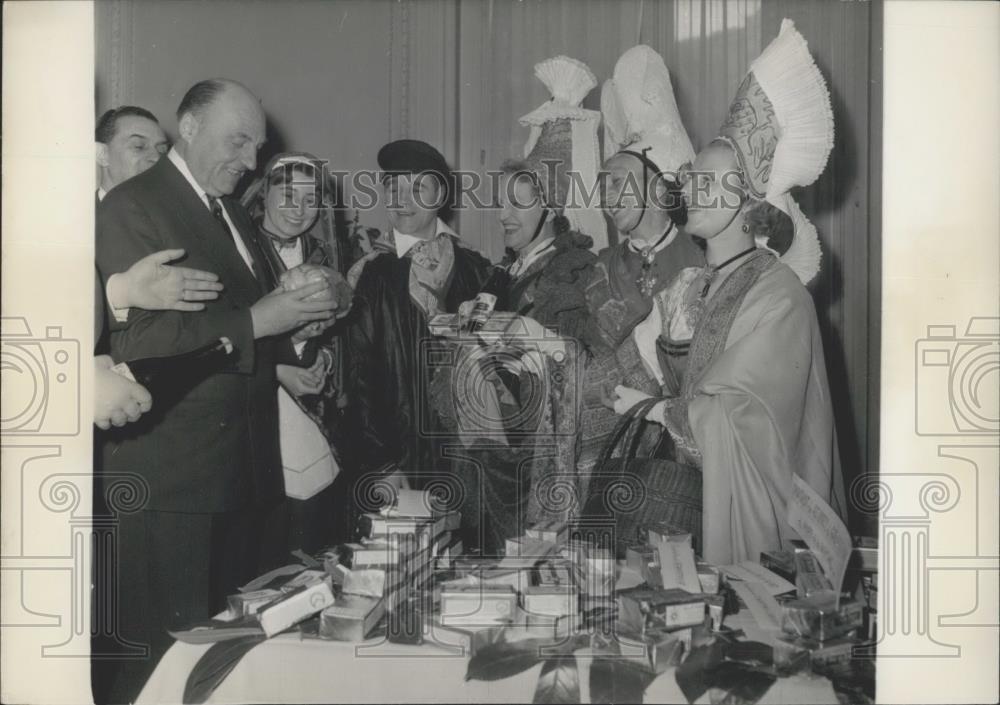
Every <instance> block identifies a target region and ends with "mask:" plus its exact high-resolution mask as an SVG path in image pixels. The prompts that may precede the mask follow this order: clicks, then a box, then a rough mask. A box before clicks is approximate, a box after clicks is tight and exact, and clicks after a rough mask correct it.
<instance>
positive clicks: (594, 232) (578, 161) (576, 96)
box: [518, 56, 608, 249]
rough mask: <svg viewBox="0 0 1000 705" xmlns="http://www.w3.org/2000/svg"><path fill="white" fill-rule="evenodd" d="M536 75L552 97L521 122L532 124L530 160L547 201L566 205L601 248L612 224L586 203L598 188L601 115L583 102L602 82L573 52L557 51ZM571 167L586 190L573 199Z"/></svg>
mask: <svg viewBox="0 0 1000 705" xmlns="http://www.w3.org/2000/svg"><path fill="white" fill-rule="evenodd" d="M535 76H536V77H537V78H538V80H540V81H541V82H542V83H544V84H545V87H546V88H547V89H548V90H549V93H551V95H552V98H551V99H550V100H547V101H546V102H545V103H543V104H542V105H540V106H539V107H538V108H536V109H535V110H533V111H531V112H530V113H528V114H527V115H525V116H523V117H522V118H521V119H520V120H519V121H518V122H520V124H521V125H524V126H526V127H530V128H531V132H530V134H529V136H528V141H527V143H526V144H525V145H524V156H525V161H527V162H528V165H529V166H530V168H531V170H532V171H533V172H535V174H536V175H537V176H538V182H539V185H540V187H541V189H542V192H543V194H544V198H545V202H546V205H547V206H549V207H550V208H560V209H561V208H564V209H565V210H564V211H563V215H565V216H566V219H567V220H568V221H569V223H570V226H571V227H572V228H573V229H575V230H578V231H579V232H581V233H584V234H586V235H589V236H590V237H591V238H593V240H594V242H595V244H596V246H597V248H598V249H600V248H601V247H603V246H604V245H606V244H607V239H608V237H607V226H606V224H605V221H604V216H603V214H602V213H601V211H600V208H599V207H598V206H599V204H596V203H591V204H587V203H584V202H583V198H584V196H585V195H586V194H589V193H593V191H594V184H595V183H596V182H597V170H598V168H599V166H600V165H599V163H598V162H599V147H598V142H597V128H598V126H599V125H600V122H601V114H600V113H599V112H598V111H596V110H586V109H585V108H583V107H581V104H582V103H583V99H584V98H585V97H586V96H587V94H588V93H590V91H591V90H593V89H594V88H595V87H597V78H596V77H595V76H594V74H593V72H591V70H590V69H589V68H587V65H586V64H584V63H582V62H580V61H577V60H576V59H571V58H569V57H568V56H556V57H553V58H551V59H546V60H545V61H542V62H540V63H538V64H535ZM570 172H574V173H576V174H577V175H578V178H579V184H578V185H579V186H582V187H583V190H582V191H579V192H576V193H575V194H574V199H573V201H574V202H572V203H570V202H568V198H569V190H570V176H569V174H570Z"/></svg>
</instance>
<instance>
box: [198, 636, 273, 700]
mask: <svg viewBox="0 0 1000 705" xmlns="http://www.w3.org/2000/svg"><path fill="white" fill-rule="evenodd" d="M266 640H267V637H266V636H264V635H263V634H255V635H253V636H246V637H240V638H238V639H230V640H228V641H220V642H218V643H216V644H213V645H212V647H211V648H209V650H208V651H206V652H205V653H203V654H202V655H201V658H200V659H198V663H196V664H195V665H194V668H193V669H192V670H191V674H190V675H189V676H188V679H187V683H185V684H184V700H183V702H184V703H185V705H188V704H189V703H191V704H194V705H196V704H197V703H203V702H205V701H206V700H208V699H209V698H210V697H211V696H212V693H214V692H215V689H216V688H218V687H219V684H220V683H222V681H224V680H225V679H226V676H228V675H229V673H230V672H231V671H232V670H233V669H234V668H236V664H238V663H239V662H240V659H242V658H243V657H244V656H245V655H246V653H247V652H248V651H250V649H252V648H253V647H255V646H257V644H261V643H263V642H264V641H266Z"/></svg>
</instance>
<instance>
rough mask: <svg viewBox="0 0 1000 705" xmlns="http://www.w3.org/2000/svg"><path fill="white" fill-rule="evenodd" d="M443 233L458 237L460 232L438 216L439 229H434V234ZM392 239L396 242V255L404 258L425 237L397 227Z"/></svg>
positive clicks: (393, 231)
mask: <svg viewBox="0 0 1000 705" xmlns="http://www.w3.org/2000/svg"><path fill="white" fill-rule="evenodd" d="M441 233H445V234H447V235H451V236H452V237H458V233H456V232H455V231H454V230H452V229H451V228H450V227H448V224H447V223H445V222H444V221H443V220H441V219H440V218H438V219H437V230H435V231H434V236H435V237H437V236H438V235H440V234H441ZM392 239H393V242H395V243H396V256H397V257H399V258H400V259H402V258H403V256H404V255H405V254H406V253H407V252H409V251H410V250H411V249H412V248H413V246H414V245H416V244H417V243H418V242H420V241H421V240H423V239H424V238H422V237H416V236H415V235H406V234H405V233H401V232H399V231H398V230H396V229H395V228H393V229H392Z"/></svg>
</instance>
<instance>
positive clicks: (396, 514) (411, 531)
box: [320, 489, 462, 643]
mask: <svg viewBox="0 0 1000 705" xmlns="http://www.w3.org/2000/svg"><path fill="white" fill-rule="evenodd" d="M432 500H433V498H432V497H431V495H430V494H429V493H427V492H423V491H418V490H403V489H401V490H398V491H397V494H396V501H395V504H394V505H393V506H391V507H387V508H385V509H383V510H382V511H381V512H378V513H370V514H366V515H364V517H363V520H362V524H363V527H364V528H363V533H364V534H366V536H364V537H363V538H362V539H361V540H360V542H358V543H350V544H344V545H343V546H339V547H337V548H336V549H330V550H329V551H326V552H324V554H323V555H322V556H321V558H322V559H323V563H324V567H325V569H326V571H327V572H328V573H329V574H330V575H331V577H332V578H333V579H334V581H336V582H340V583H341V584H342V587H341V591H340V595H339V596H338V597H337V600H336V602H335V603H334V604H333V605H332V606H331V607H329V608H327V609H325V610H324V611H323V613H322V615H321V622H320V636H321V637H322V638H328V639H336V640H340V641H361V640H363V639H365V638H367V637H368V635H369V634H370V633H371V631H372V630H373V629H374V627H375V626H376V625H377V624H378V623H379V622H380V621H381V619H382V617H383V616H385V615H386V614H387V613H388V615H389V621H390V629H389V632H390V637H392V638H393V640H399V641H404V642H407V643H420V642H421V640H422V632H423V624H422V621H423V620H422V618H421V614H420V613H421V608H422V603H423V600H422V599H420V595H422V594H424V593H426V592H428V591H429V590H430V587H431V582H432V580H433V578H434V568H435V564H436V563H441V562H450V561H451V560H453V559H454V558H455V557H457V556H458V555H459V554H460V553H461V551H462V546H461V542H460V541H458V540H457V539H455V538H453V535H452V532H453V531H455V530H457V529H458V526H459V520H460V517H459V514H458V512H455V511H451V512H444V511H436V510H435V509H434V503H433V501H432ZM347 564H349V565H347ZM359 576H367V577H366V578H365V579H359Z"/></svg>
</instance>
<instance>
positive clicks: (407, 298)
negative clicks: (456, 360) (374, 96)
mask: <svg viewBox="0 0 1000 705" xmlns="http://www.w3.org/2000/svg"><path fill="white" fill-rule="evenodd" d="M378 163H379V167H380V169H381V170H382V172H383V173H384V174H387V175H392V174H421V173H428V172H429V173H436V174H438V175H439V176H441V177H442V179H443V180H444V182H445V183H446V184H450V183H451V181H452V176H451V172H450V170H449V168H448V166H447V164H446V163H445V160H444V157H443V156H441V154H440V153H439V152H438V151H437V150H436V149H434V148H433V147H432V146H430V145H429V144H426V143H424V142H418V141H416V140H399V141H396V142H392V143H390V144H387V145H386V146H384V147H383V148H382V149H381V150H379V154H378ZM445 202H446V203H447V202H448V201H447V195H446V201H445ZM373 244H374V245H375V248H374V249H373V251H372V253H371V254H369V255H366V256H365V257H363V258H362V259H361V260H359V261H358V263H356V265H355V267H354V268H352V271H351V272H349V274H348V281H353V282H356V285H355V296H354V304H353V308H352V310H351V313H350V314H349V315H348V317H347V318H346V319H345V321H344V323H345V324H346V331H345V339H346V342H347V347H348V356H347V358H348V370H347V375H346V378H347V384H348V391H349V403H350V407H349V411H348V415H350V416H351V419H352V423H353V424H356V426H355V427H354V428H353V430H352V434H351V435H352V438H353V440H354V441H355V444H356V453H355V457H356V458H357V460H358V461H359V463H360V469H361V470H374V469H378V468H380V467H383V466H385V465H387V464H394V465H396V466H397V467H398V468H399V469H400V470H401V471H402V472H403V473H405V474H406V475H408V476H409V477H410V479H411V483H412V484H414V485H416V486H420V485H421V478H420V474H421V473H423V474H425V475H426V474H427V473H434V472H436V469H437V468H438V467H439V465H441V458H439V457H437V455H438V454H437V453H436V450H435V444H434V442H433V435H434V434H433V429H432V428H430V427H429V426H428V424H432V423H434V416H433V415H432V413H431V410H430V404H429V395H428V393H427V390H428V385H429V377H430V373H431V371H432V366H433V364H434V360H433V359H428V351H429V349H428V347H427V345H426V343H427V342H429V341H430V340H431V336H430V333H429V331H428V327H427V322H428V319H430V318H431V317H432V316H434V315H435V314H437V313H445V312H447V313H454V312H456V311H457V310H458V305H459V304H460V303H462V302H463V301H467V300H469V299H472V298H473V297H475V295H476V293H477V292H478V291H479V289H480V287H481V286H482V284H483V282H484V281H485V279H486V275H487V273H488V269H489V262H488V260H486V259H485V258H484V257H483V256H482V255H480V254H479V253H478V252H476V251H474V250H472V249H469V248H467V247H465V246H464V245H463V244H462V242H461V240H460V239H459V237H458V234H457V233H455V231H454V230H452V229H451V228H450V227H448V226H447V225H446V224H445V223H444V221H442V220H441V219H440V218H439V219H438V222H437V231H436V234H435V236H434V237H433V238H431V239H428V240H421V239H419V238H416V237H414V236H412V235H408V234H405V233H400V232H395V231H392V232H388V233H385V234H384V235H383V236H382V237H381V238H379V239H378V240H377V241H376V242H375V243H373ZM431 357H433V356H431Z"/></svg>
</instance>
